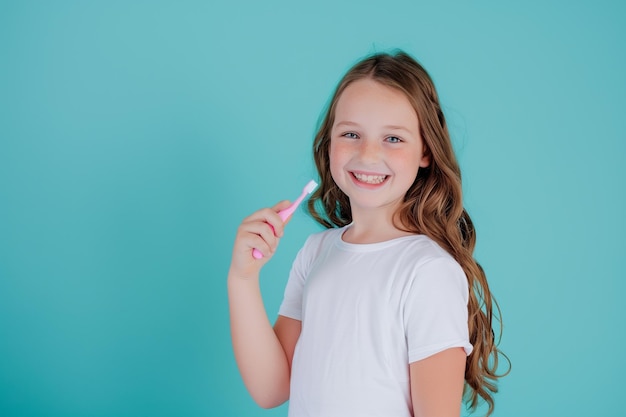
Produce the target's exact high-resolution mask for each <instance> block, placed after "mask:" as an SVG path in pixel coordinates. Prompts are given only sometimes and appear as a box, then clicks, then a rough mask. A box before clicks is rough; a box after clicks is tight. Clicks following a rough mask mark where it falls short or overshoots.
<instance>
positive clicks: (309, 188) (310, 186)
mask: <svg viewBox="0 0 626 417" xmlns="http://www.w3.org/2000/svg"><path fill="white" fill-rule="evenodd" d="M315 187H317V183H316V182H315V181H313V180H311V181H309V182H308V183H307V184H306V185H305V186H304V188H303V189H302V194H300V197H298V199H297V200H296V201H294V202H293V203H291V205H290V206H289V207H287V208H286V209H283V210H281V211H279V212H278V215H279V216H280V218H281V219H283V221H285V220H287V219H288V218H289V216H291V215H292V214H293V212H294V211H296V209H297V208H298V206H299V205H300V203H302V200H304V197H306V196H307V194H311V193H312V192H313V190H315ZM270 227H271V226H270ZM252 256H253V257H254V258H255V259H261V258H262V257H263V254H262V253H261V252H260V251H259V250H257V249H256V248H255V249H253V250H252Z"/></svg>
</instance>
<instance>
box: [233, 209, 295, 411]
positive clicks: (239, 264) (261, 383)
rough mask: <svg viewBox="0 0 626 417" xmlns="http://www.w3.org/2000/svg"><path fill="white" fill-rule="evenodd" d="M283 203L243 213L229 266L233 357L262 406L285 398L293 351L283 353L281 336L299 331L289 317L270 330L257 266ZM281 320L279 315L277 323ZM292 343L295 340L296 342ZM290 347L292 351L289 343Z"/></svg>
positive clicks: (277, 229) (274, 238)
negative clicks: (256, 256) (256, 253)
mask: <svg viewBox="0 0 626 417" xmlns="http://www.w3.org/2000/svg"><path fill="white" fill-rule="evenodd" d="M287 205H288V202H282V203H279V204H278V205H277V206H275V207H273V208H272V209H264V210H260V211H258V212H256V213H254V214H253V215H251V216H250V217H248V218H246V219H244V221H243V222H242V224H241V226H240V227H239V229H238V231H237V236H236V238H235V244H234V248H233V257H232V261H231V265H230V270H229V272H228V300H229V309H230V326H231V337H232V343H233V350H234V353H235V359H236V361H237V365H238V367H239V370H240V372H241V376H242V378H243V381H244V384H245V385H246V387H247V389H248V391H249V392H250V395H251V396H252V398H253V399H254V400H255V401H256V402H257V404H259V405H260V406H261V407H264V408H270V407H275V406H278V405H280V404H282V403H283V402H285V401H286V400H287V399H288V398H289V380H290V362H291V357H288V356H287V354H286V353H285V349H284V348H283V345H282V344H281V338H282V339H283V340H284V341H285V342H286V343H291V342H290V341H291V340H292V339H294V333H295V331H296V330H297V332H298V335H299V328H296V326H294V325H293V323H289V324H290V325H287V326H284V325H280V326H277V328H278V330H279V331H277V332H276V333H275V332H274V329H273V328H272V326H271V324H270V322H269V319H268V317H267V313H266V311H265V307H264V305H263V299H262V297H261V291H260V287H259V273H260V270H261V267H262V266H263V265H265V263H267V261H269V260H270V259H271V257H272V255H273V254H274V251H275V250H276V247H277V245H278V241H279V237H280V236H282V234H283V222H282V220H281V219H280V217H278V215H277V213H276V212H277V211H278V210H280V209H282V208H285V207H286V206H287ZM269 225H271V226H272V227H273V228H274V231H272V228H271V227H270V226H269ZM253 248H257V249H258V250H260V251H261V252H262V253H263V255H264V257H263V258H262V259H254V258H253V257H252V249H253ZM282 321H283V320H279V321H277V325H278V324H279V323H280V322H282ZM294 321H295V320H294ZM298 323H299V322H298ZM277 333H278V334H279V335H281V338H279V336H277ZM295 340H297V336H295ZM293 344H294V346H295V342H293ZM289 349H291V354H293V349H292V348H289Z"/></svg>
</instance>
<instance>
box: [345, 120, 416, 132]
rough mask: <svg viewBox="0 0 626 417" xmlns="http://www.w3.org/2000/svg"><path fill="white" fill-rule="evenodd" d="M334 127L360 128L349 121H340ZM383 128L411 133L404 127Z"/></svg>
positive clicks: (391, 126)
mask: <svg viewBox="0 0 626 417" xmlns="http://www.w3.org/2000/svg"><path fill="white" fill-rule="evenodd" d="M335 126H336V127H339V126H348V127H350V126H352V127H360V125H359V124H358V123H355V122H350V121H341V122H339V123H337V124H336V125H335ZM383 128H384V129H390V130H404V131H405V132H407V133H411V131H410V130H409V129H407V128H406V127H404V126H397V125H386V126H383Z"/></svg>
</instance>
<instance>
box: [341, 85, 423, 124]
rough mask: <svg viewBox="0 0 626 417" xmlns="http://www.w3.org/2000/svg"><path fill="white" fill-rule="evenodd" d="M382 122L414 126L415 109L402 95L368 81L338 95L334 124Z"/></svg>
mask: <svg viewBox="0 0 626 417" xmlns="http://www.w3.org/2000/svg"><path fill="white" fill-rule="evenodd" d="M341 121H352V122H356V123H360V122H366V121H369V122H384V123H385V124H393V125H400V124H401V125H405V126H407V127H409V126H417V124H418V119H417V113H416V112H415V109H414V108H413V106H412V105H411V102H410V101H409V99H408V97H407V96H406V95H405V94H404V92H402V91H400V90H398V89H396V88H392V87H389V86H387V85H384V84H382V83H380V82H378V81H374V80H372V79H370V78H366V79H361V80H358V81H354V82H352V83H351V84H349V85H348V86H347V87H346V88H345V89H344V91H343V92H342V93H341V95H340V96H339V98H338V100H337V104H336V107H335V123H338V122H341Z"/></svg>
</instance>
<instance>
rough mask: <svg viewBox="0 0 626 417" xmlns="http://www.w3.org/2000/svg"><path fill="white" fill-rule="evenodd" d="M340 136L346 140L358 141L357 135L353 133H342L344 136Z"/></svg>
mask: <svg viewBox="0 0 626 417" xmlns="http://www.w3.org/2000/svg"><path fill="white" fill-rule="evenodd" d="M341 136H343V137H346V138H348V139H358V138H359V135H357V134H356V133H354V132H346V133H344V134H343V135H341Z"/></svg>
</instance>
